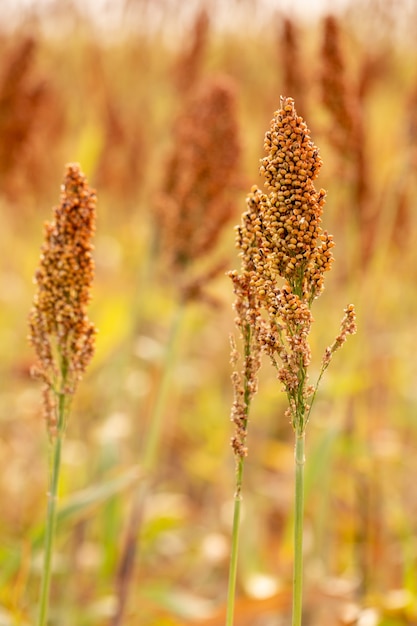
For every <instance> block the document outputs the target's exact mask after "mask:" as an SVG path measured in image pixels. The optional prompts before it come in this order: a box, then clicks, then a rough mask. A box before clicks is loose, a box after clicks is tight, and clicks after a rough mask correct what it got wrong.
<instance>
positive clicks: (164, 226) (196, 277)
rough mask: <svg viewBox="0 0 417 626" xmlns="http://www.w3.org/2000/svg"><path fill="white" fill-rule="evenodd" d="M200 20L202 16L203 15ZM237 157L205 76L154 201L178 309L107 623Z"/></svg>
mask: <svg viewBox="0 0 417 626" xmlns="http://www.w3.org/2000/svg"><path fill="white" fill-rule="evenodd" d="M202 19H203V18H202ZM239 162H240V141H239V133H238V125H237V111H236V95H235V90H234V86H233V84H232V82H231V81H230V80H229V79H227V78H225V77H216V78H213V79H210V80H208V81H206V82H205V83H203V84H202V85H200V86H199V88H198V89H196V90H195V92H193V94H192V95H190V96H187V98H186V99H185V102H184V110H183V111H182V113H181V115H180V116H179V117H178V119H177V120H176V123H175V127H174V147H173V149H172V152H171V153H170V155H169V158H168V162H167V167H166V168H165V170H164V171H163V179H162V182H161V188H160V190H159V193H158V195H157V197H156V199H155V218H156V219H155V240H157V245H158V248H159V251H160V253H161V257H162V258H163V261H164V268H165V271H166V274H167V277H168V279H169V281H170V283H171V284H173V285H174V287H175V289H176V294H175V295H176V299H177V308H176V312H175V313H174V316H173V321H172V325H171V330H170V332H169V335H168V341H167V345H166V352H165V359H164V362H163V364H162V371H161V377H160V380H159V384H158V389H157V390H156V396H155V400H154V404H153V407H152V409H151V413H150V416H149V431H148V433H147V437H146V439H145V440H144V445H143V449H142V451H141V459H142V464H143V467H144V470H145V481H144V482H143V483H142V484H141V486H140V488H139V489H138V490H137V492H136V493H135V495H134V501H133V504H132V509H131V514H130V518H129V520H128V524H127V532H126V540H125V542H124V545H123V549H122V554H121V558H120V563H119V568H118V573H117V576H116V595H117V606H116V611H115V614H114V615H113V618H112V620H111V625H112V626H120V625H121V624H122V623H123V618H124V614H125V611H126V606H127V602H128V595H129V587H130V585H131V582H132V577H133V572H134V562H135V552H136V548H137V535H138V532H139V528H140V524H141V519H142V514H143V509H144V505H145V504H146V498H147V496H148V494H149V491H150V488H151V485H152V478H153V473H154V471H155V469H156V466H157V463H159V462H160V458H159V457H158V453H159V450H160V444H161V437H162V435H163V426H164V420H163V418H164V412H165V408H166V400H167V397H168V392H169V383H170V375H171V372H172V369H173V365H174V362H175V351H176V350H175V346H176V344H177V342H178V337H179V333H180V330H181V326H182V321H183V318H184V314H185V312H186V310H187V307H188V305H189V304H190V303H191V302H192V301H198V302H202V301H205V302H208V303H215V301H214V300H213V299H212V298H211V297H210V295H209V294H208V293H207V292H206V288H207V286H208V285H209V283H210V282H211V281H212V280H213V279H214V278H215V277H216V276H217V275H218V274H219V273H220V272H221V271H222V270H224V266H225V263H223V262H222V263H214V264H212V265H210V264H208V266H207V265H206V267H205V269H204V270H203V271H201V273H199V271H198V270H196V265H197V264H198V262H199V261H200V260H202V261H203V262H205V261H207V259H209V260H210V257H211V255H212V254H213V252H214V251H215V248H216V244H217V242H218V240H219V237H220V235H221V233H222V231H223V227H224V225H225V224H226V223H227V221H229V220H230V218H231V216H232V214H233V210H234V204H233V191H234V190H235V188H236V180H237V172H238V168H239Z"/></svg>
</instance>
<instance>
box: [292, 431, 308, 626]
mask: <svg viewBox="0 0 417 626" xmlns="http://www.w3.org/2000/svg"><path fill="white" fill-rule="evenodd" d="M304 444H305V431H304V430H302V431H301V432H300V433H299V432H297V433H296V439H295V511H294V512H295V516H294V578H293V611H292V626H301V615H302V604H303V520H304V464H305V457H304Z"/></svg>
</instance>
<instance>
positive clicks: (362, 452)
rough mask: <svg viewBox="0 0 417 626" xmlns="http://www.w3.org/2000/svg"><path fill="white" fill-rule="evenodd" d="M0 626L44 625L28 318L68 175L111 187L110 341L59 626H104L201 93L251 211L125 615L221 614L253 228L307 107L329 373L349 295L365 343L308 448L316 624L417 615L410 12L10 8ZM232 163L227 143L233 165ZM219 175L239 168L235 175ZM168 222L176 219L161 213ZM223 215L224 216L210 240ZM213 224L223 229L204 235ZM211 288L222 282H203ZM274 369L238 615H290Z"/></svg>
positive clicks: (180, 381) (113, 594)
mask: <svg viewBox="0 0 417 626" xmlns="http://www.w3.org/2000/svg"><path fill="white" fill-rule="evenodd" d="M1 10H2V21H1V25H0V212H1V228H0V248H1V261H0V300H1V306H0V346H1V361H0V462H1V469H2V471H1V474H0V501H1V502H2V506H1V514H0V532H1V542H0V562H1V568H0V624H1V626H6V625H9V624H22V625H23V624H31V623H33V622H34V619H35V616H36V602H37V597H38V593H39V591H38V590H39V576H40V568H41V559H40V554H41V548H42V532H43V524H44V515H45V504H46V491H47V475H48V474H47V470H48V439H47V435H46V429H45V424H44V421H43V416H42V406H41V389H40V385H39V383H38V382H37V381H35V380H33V379H32V378H31V376H30V369H31V366H32V365H33V363H34V354H33V351H32V349H31V348H30V346H29V345H28V342H27V334H28V329H27V315H28V312H29V309H30V306H31V302H32V299H33V295H34V289H35V287H34V284H33V275H34V272H35V269H36V267H37V263H38V259H39V254H40V247H41V244H42V238H43V224H44V222H45V220H49V219H51V210H52V207H53V206H55V205H57V204H58V203H59V196H60V187H61V184H62V178H63V173H64V167H65V164H66V163H67V162H72V161H77V162H79V163H80V164H81V167H82V169H83V171H84V173H85V174H86V175H87V177H88V180H89V182H90V184H91V185H92V186H93V187H94V188H95V189H96V190H97V196H98V222H97V232H96V238H95V263H96V278H95V286H94V293H93V300H92V304H91V307H90V318H91V319H92V320H93V321H94V323H95V324H96V326H97V327H98V329H99V335H98V338H97V350H96V355H95V357H94V360H93V362H92V365H91V366H90V368H89V370H88V372H87V375H86V376H85V378H84V380H83V381H82V383H81V384H80V387H79V390H78V391H77V395H76V397H75V398H74V404H73V411H72V416H71V420H70V423H69V425H68V430H67V435H66V439H65V445H64V457H63V470H62V482H61V500H60V502H61V515H60V522H59V527H58V536H57V544H56V552H57V555H56V563H55V571H54V581H53V587H52V597H51V598H52V599H51V602H52V607H53V608H52V610H51V624H54V625H55V624H56V625H58V624H59V626H66V625H67V624H68V625H70V624H71V625H72V624H77V625H82V626H90V625H91V626H92V625H93V624H94V625H95V624H106V623H108V624H110V623H111V616H112V615H113V614H114V611H115V606H116V604H117V593H118V592H117V584H116V581H117V572H118V570H119V565H120V560H121V557H122V554H123V550H124V545H125V539H126V534H127V533H128V530H129V520H130V519H131V509H132V498H133V494H134V492H135V489H136V488H137V486H138V484H139V483H140V477H141V451H142V450H143V446H144V441H145V440H146V437H147V433H148V432H149V420H150V415H151V414H152V406H153V405H154V402H155V398H156V397H157V396H158V389H160V385H161V378H162V375H163V371H164V359H165V357H164V355H165V354H166V346H167V342H168V338H169V329H170V327H171V324H172V319H173V317H174V315H175V310H176V306H177V302H178V298H179V293H180V287H181V277H180V276H177V274H176V273H175V271H174V270H173V268H172V267H171V266H170V265H169V264H168V262H167V260H166V255H165V252H166V250H164V246H163V245H161V241H162V236H160V232H159V229H158V226H159V224H158V219H155V216H156V215H160V213H156V209H155V206H156V204H157V203H156V202H155V198H157V197H158V194H159V193H160V192H161V190H162V191H164V193H166V194H168V195H169V189H168V190H167V185H166V180H167V177H168V178H169V172H170V170H169V168H170V163H171V161H170V159H171V158H172V154H175V150H177V149H178V147H179V146H178V140H177V137H178V134H177V130H176V129H177V128H178V124H179V121H178V120H180V119H184V116H185V117H187V111H188V110H189V109H188V107H189V103H190V102H191V101H193V98H194V97H195V94H196V93H198V90H199V89H200V87H201V85H203V84H206V83H207V81H210V80H212V77H214V76H216V77H218V76H219V75H221V77H222V80H225V81H228V84H230V85H233V90H234V93H235V94H236V104H237V108H236V123H237V126H238V129H239V138H240V139H239V145H240V160H239V165H238V168H237V172H236V176H235V179H234V184H233V187H232V188H231V190H230V201H231V206H232V208H233V210H232V211H231V215H230V219H229V221H228V223H227V224H225V225H224V226H223V228H222V230H221V232H220V233H218V235H219V236H218V238H217V241H216V246H213V247H212V248H210V250H209V254H208V255H206V258H205V260H204V261H201V263H200V261H198V264H197V265H196V269H195V272H196V274H195V275H196V276H197V277H198V276H200V274H199V272H203V276H204V271H206V268H207V267H211V266H212V265H213V264H214V265H216V264H219V263H220V264H222V263H223V264H224V270H223V271H221V272H217V275H216V276H215V277H214V278H213V280H211V281H210V284H207V294H206V296H205V297H204V298H196V301H195V302H191V303H190V304H189V305H187V307H186V312H185V319H184V320H183V325H182V327H181V334H180V339H179V341H178V342H177V346H176V352H175V360H174V362H173V365H172V367H171V376H170V383H169V391H168V397H167V399H166V402H165V403H164V408H163V411H164V415H163V419H164V422H163V423H164V427H163V439H162V441H161V445H160V447H159V450H158V464H157V467H156V468H155V472H154V482H153V487H152V493H151V496H150V497H149V498H148V502H147V506H146V510H145V514H144V518H143V521H142V523H141V525H140V527H139V528H137V532H136V534H135V540H136V541H137V544H138V546H137V547H138V554H137V559H136V561H135V566H134V570H133V574H132V578H131V593H130V599H129V602H128V607H127V609H126V612H125V616H124V622H123V623H124V624H126V625H128V624H129V625H130V624H132V625H133V624H135V625H138V626H154V625H155V626H157V625H161V626H177V625H180V624H188V625H191V624H193V625H194V624H195V625H196V624H205V625H207V626H208V625H211V626H215V625H217V624H218V625H220V624H223V623H224V614H225V600H226V593H227V576H228V557H229V546H230V533H231V521H232V505H233V492H234V459H233V454H232V451H231V448H230V445H229V441H230V437H231V435H232V425H231V423H230V407H231V403H232V400H233V392H232V386H231V382H230V374H231V365H230V348H229V334H230V333H231V332H234V313H233V309H232V303H233V299H234V296H233V291H232V286H231V281H230V279H229V278H228V277H227V276H226V275H225V271H226V270H227V269H234V268H236V269H238V268H239V263H240V261H239V259H238V257H237V254H236V252H235V248H234V225H235V224H237V223H239V221H240V216H241V213H242V212H243V211H244V210H245V197H246V194H247V193H248V191H249V190H250V188H251V186H252V185H253V184H257V185H259V186H261V185H262V184H263V181H262V179H261V178H260V176H259V174H258V167H259V159H260V158H262V157H263V154H264V153H263V137H264V134H265V132H266V131H267V130H268V128H269V123H270V120H271V118H272V115H273V112H274V111H275V110H276V109H278V108H279V103H280V96H281V95H284V96H291V97H293V98H294V100H295V105H296V109H297V111H298V113H299V114H301V115H302V116H303V117H304V119H305V120H306V122H307V124H308V126H309V128H310V130H311V134H312V138H313V141H314V142H315V144H316V145H317V146H318V147H319V150H320V154H321V157H322V159H323V163H324V164H323V167H322V170H321V172H320V176H319V178H318V180H317V181H316V186H317V187H318V188H319V187H323V188H324V189H326V191H327V202H326V206H325V211H324V220H323V222H324V227H325V228H326V229H328V230H329V231H330V232H331V233H332V234H333V235H334V239H335V243H336V247H335V249H334V254H335V263H334V266H333V269H332V271H331V272H330V273H329V274H328V275H327V277H326V289H325V292H324V294H323V295H322V297H321V298H320V299H319V300H318V301H317V302H316V303H315V304H314V307H313V314H314V317H315V324H314V328H313V333H312V336H311V347H312V352H313V362H312V368H311V378H312V382H314V380H315V377H316V376H317V374H318V371H319V367H320V361H321V356H322V354H323V352H324V350H325V348H326V346H327V345H329V344H331V343H332V341H333V339H334V337H335V336H336V334H337V333H338V330H339V324H340V320H341V317H342V314H343V308H344V306H345V305H346V304H348V303H350V302H354V303H355V305H356V308H357V316H358V333H357V335H356V336H355V337H353V338H352V339H351V340H350V341H349V342H348V343H347V344H346V346H344V347H343V349H342V350H341V351H340V352H338V353H337V355H336V356H335V358H334V361H333V362H332V365H331V367H330V368H329V370H328V372H327V373H326V376H325V379H324V380H323V383H322V386H321V388H320V392H319V394H318V397H317V401H316V404H315V407H314V410H313V414H312V417H311V421H310V424H309V426H308V432H307V465H306V471H307V485H306V518H305V531H306V534H305V621H304V623H305V624H306V625H310V624H311V625H318V624H320V625H321V626H325V625H327V624H328V625H329V626H330V625H334V624H360V625H362V626H364V625H366V626H368V625H373V624H382V625H384V626H399V625H405V624H407V625H408V624H417V490H416V489H415V485H414V480H415V476H416V473H417V455H416V453H415V452H416V446H417V422H416V415H417V393H416V389H417V360H416V355H415V351H416V345H417V343H416V342H417V325H416V316H417V295H416V294H417V290H416V285H417V263H416V261H417V256H416V255H417V248H416V241H417V223H416V221H417V216H416V206H417V205H416V203H417V69H416V68H417V43H416V42H417V4H416V2H415V1H414V0H409V1H406V0H396V1H394V0H392V1H391V0H367V1H366V0H362V1H361V0H351V1H348V0H344V1H343V2H338V3H337V2H336V3H335V2H325V1H322V2H307V1H304V2H301V0H300V1H298V2H290V1H287V2H284V1H283V2H279V1H278V0H275V1H274V0H269V1H267V0H227V1H220V0H217V1H216V0H201V1H200V2H197V1H195V2H181V1H180V0H120V1H117V0H107V1H104V0H103V1H99V0H97V1H96V2H93V1H91V2H83V3H81V2H76V1H75V0H44V1H42V2H40V1H38V2H28V1H25V2H24V1H23V0H22V1H20V2H16V1H15V0H10V2H6V0H1ZM226 148H227V145H226V140H225V150H226ZM219 176H220V178H221V172H220V174H219ZM158 210H159V211H160V208H159V209H158ZM201 224H204V212H203V214H202V216H201V218H200V225H201ZM209 227H210V224H207V228H209ZM207 282H208V281H207ZM285 409H286V399H285V396H284V394H282V393H281V390H280V385H279V383H278V381H277V380H276V376H275V373H274V371H273V370H272V368H271V367H270V365H269V363H267V362H266V361H265V363H264V365H263V368H262V370H261V382H260V391H259V394H258V395H257V397H256V399H255V401H254V403H253V407H252V414H251V422H250V427H249V439H248V447H249V455H248V458H247V461H246V466H245V479H244V515H243V520H242V527H241V545H240V557H239V573H238V598H237V602H236V624H237V625H242V626H243V625H249V624H250V625H253V626H268V625H269V624H271V625H281V624H288V623H289V620H290V618H289V615H290V611H291V598H290V596H291V577H292V534H291V533H292V497H293V496H292V493H293V432H292V430H291V427H290V425H289V424H288V423H287V420H286V418H285V417H284V412H285Z"/></svg>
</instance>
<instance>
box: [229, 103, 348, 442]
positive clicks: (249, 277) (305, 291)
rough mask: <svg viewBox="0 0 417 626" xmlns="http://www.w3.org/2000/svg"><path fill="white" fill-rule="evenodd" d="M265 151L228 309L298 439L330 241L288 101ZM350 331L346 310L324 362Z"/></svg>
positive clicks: (314, 155) (305, 143)
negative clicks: (277, 388) (270, 377)
mask: <svg viewBox="0 0 417 626" xmlns="http://www.w3.org/2000/svg"><path fill="white" fill-rule="evenodd" d="M265 150H266V152H267V156H266V157H264V158H263V159H262V160H261V168H260V171H261V174H262V175H263V176H264V178H265V187H266V193H264V192H262V191H261V190H259V189H258V188H257V187H256V186H254V187H253V188H252V190H251V192H250V194H249V196H248V200H247V204H248V210H247V211H246V213H244V214H243V217H242V223H241V225H240V226H239V227H238V230H237V241H236V243H237V247H238V249H239V250H240V256H241V259H242V274H241V275H238V274H237V273H232V279H233V282H234V285H235V293H236V294H237V302H236V304H235V309H236V310H237V311H241V315H240V316H239V318H238V325H239V326H240V328H241V330H245V329H246V328H247V326H250V327H251V332H252V335H253V338H252V343H253V345H255V346H257V347H259V349H262V350H263V351H264V352H265V353H266V354H267V355H268V356H269V357H270V359H271V361H272V363H273V365H274V366H275V367H276V369H277V376H278V380H279V381H280V382H281V383H282V386H283V389H284V391H285V392H286V394H287V397H288V401H289V409H288V411H287V415H288V416H289V417H290V420H291V422H292V425H293V427H294V428H295V429H296V430H297V432H298V433H299V434H300V433H302V432H303V431H304V428H305V425H306V423H307V420H308V415H309V410H310V405H309V404H308V402H307V400H308V398H309V397H310V396H311V395H312V394H313V393H314V391H315V389H314V388H313V387H312V386H311V385H310V384H309V383H308V366H309V364H310V359H311V352H310V346H309V343H308V338H309V333H310V329H311V325H312V322H313V317H312V314H311V310H310V309H311V305H312V302H313V300H314V299H315V298H317V297H318V296H319V295H320V293H321V292H322V291H323V288H324V274H325V272H327V271H328V270H330V268H331V264H332V261H333V256H332V251H331V249H332V247H333V238H332V236H331V235H329V234H328V233H327V232H323V231H322V228H321V218H322V213H323V206H324V199H325V192H324V191H323V190H322V189H320V190H319V191H317V190H316V188H315V186H314V182H313V181H314V180H315V178H316V177H317V175H318V173H319V170H320V167H321V159H320V157H319V154H318V150H317V148H316V146H315V145H314V143H313V142H312V141H311V139H310V132H309V129H308V128H307V125H306V124H305V122H304V121H303V119H302V118H301V117H300V116H298V115H297V113H296V110H295V107H294V101H293V100H292V98H282V99H281V108H280V110H279V111H277V112H276V113H275V115H274V118H273V119H272V122H271V128H270V130H269V131H268V132H267V133H266V135H265ZM242 318H243V319H244V320H245V324H246V325H245V324H242V322H241V319H242ZM355 330H356V326H355V324H354V309H353V306H350V307H348V308H347V309H346V311H345V318H344V321H343V322H342V327H341V331H340V334H339V336H338V337H337V338H336V340H335V343H334V344H333V346H332V347H331V348H330V349H329V350H330V357H331V354H332V353H333V352H334V350H335V349H337V347H339V346H340V345H342V343H343V342H344V341H345V339H346V337H347V335H348V334H353V333H354V332H355ZM242 335H243V337H244V334H243V332H242ZM325 359H326V355H325ZM238 398H239V395H238ZM237 426H238V429H237V433H238V434H239V432H240V430H239V423H238V424H237ZM234 448H235V452H236V446H234Z"/></svg>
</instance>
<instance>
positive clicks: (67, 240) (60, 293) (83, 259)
mask: <svg viewBox="0 0 417 626" xmlns="http://www.w3.org/2000/svg"><path fill="white" fill-rule="evenodd" d="M95 219H96V195H95V192H94V191H92V190H91V189H90V188H89V186H88V184H87V180H86V178H85V176H84V175H83V174H82V172H81V170H80V167H79V165H78V164H69V165H68V166H67V169H66V174H65V180H64V184H63V186H62V193H61V203H60V205H59V206H57V207H55V209H54V214H53V221H52V222H50V223H46V224H45V239H44V244H43V246H42V253H41V257H40V263H39V267H38V269H37V270H36V273H35V279H34V281H35V284H36V286H37V292H36V294H35V297H34V301H33V307H32V309H31V311H30V314H29V329H30V334H29V339H30V342H31V344H32V345H33V347H34V349H35V352H36V356H37V367H36V371H37V374H38V375H39V376H40V377H41V378H42V379H43V381H44V382H45V385H46V389H45V393H44V405H45V413H46V418H47V422H48V425H49V427H50V428H52V427H53V420H54V418H53V408H54V406H55V404H56V402H55V396H56V395H57V394H71V393H73V392H74V390H75V387H76V385H77V382H78V380H79V379H80V378H81V377H82V375H83V373H84V372H85V369H86V367H87V365H88V363H89V362H90V360H91V358H92V356H93V353H94V338H95V334H96V329H95V327H94V325H93V324H92V322H90V321H89V319H88V317H87V305H88V304H89V302H90V298H91V287H92V281H93V277H94V261H93V259H92V250H93V245H92V237H93V235H94V231H95Z"/></svg>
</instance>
